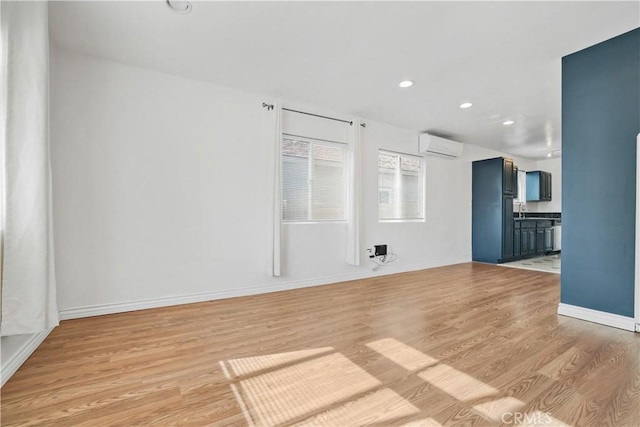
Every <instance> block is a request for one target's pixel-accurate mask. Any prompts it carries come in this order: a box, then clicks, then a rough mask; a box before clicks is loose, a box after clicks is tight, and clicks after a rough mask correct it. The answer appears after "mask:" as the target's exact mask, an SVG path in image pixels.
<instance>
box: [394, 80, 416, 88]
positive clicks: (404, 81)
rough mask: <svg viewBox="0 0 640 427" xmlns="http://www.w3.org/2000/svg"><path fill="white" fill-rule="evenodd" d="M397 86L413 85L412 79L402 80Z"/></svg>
mask: <svg viewBox="0 0 640 427" xmlns="http://www.w3.org/2000/svg"><path fill="white" fill-rule="evenodd" d="M398 86H400V87H411V86H413V80H403V81H401V82H400V83H399V84H398Z"/></svg>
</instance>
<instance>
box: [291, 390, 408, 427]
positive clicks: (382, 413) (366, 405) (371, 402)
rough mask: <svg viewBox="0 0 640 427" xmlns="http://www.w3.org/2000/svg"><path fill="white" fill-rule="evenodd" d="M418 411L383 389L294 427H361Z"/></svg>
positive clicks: (385, 421) (395, 394) (394, 394)
mask: <svg viewBox="0 0 640 427" xmlns="http://www.w3.org/2000/svg"><path fill="white" fill-rule="evenodd" d="M419 412H420V410H419V409H418V408H416V407H415V406H413V405H412V404H411V403H409V402H407V401H406V400H405V399H403V398H402V397H401V396H400V395H399V394H397V393H396V392H394V391H392V390H390V389H388V388H383V389H380V390H378V391H376V392H373V393H371V394H368V395H366V396H364V397H361V398H359V399H356V400H352V401H350V402H347V403H345V404H344V405H342V406H339V407H337V408H335V409H330V410H328V411H326V412H323V413H321V414H318V415H316V416H315V417H313V418H310V419H308V420H305V421H303V422H302V423H299V424H296V426H300V427H302V426H304V427H316V426H318V427H319V426H362V425H369V424H375V423H382V424H384V423H389V422H390V421H393V420H395V419H397V418H402V417H406V416H409V415H415V414H418V413H419Z"/></svg>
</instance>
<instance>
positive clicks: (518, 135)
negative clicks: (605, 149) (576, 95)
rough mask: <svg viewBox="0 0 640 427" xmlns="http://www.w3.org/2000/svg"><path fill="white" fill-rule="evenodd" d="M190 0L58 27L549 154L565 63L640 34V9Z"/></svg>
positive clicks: (66, 34) (221, 73) (191, 68)
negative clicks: (183, 5) (180, 8)
mask: <svg viewBox="0 0 640 427" xmlns="http://www.w3.org/2000/svg"><path fill="white" fill-rule="evenodd" d="M192 3H193V11H192V13H190V14H186V15H181V14H177V13H175V12H173V11H172V10H171V9H169V7H168V6H167V5H166V3H165V2H164V1H161V0H158V1H144V2H53V3H51V4H50V11H49V14H50V21H51V22H50V31H51V35H52V39H53V42H54V44H55V45H56V46H60V47H64V48H67V49H70V50H74V51H79V52H82V53H86V54H90V55H92V56H98V57H103V58H107V59H111V60H115V61H119V62H123V63H128V64H133V65H138V66H142V67H147V68H152V69H157V70H161V71H164V72H167V73H171V74H175V75H180V76H184V77H188V78H194V79H199V80H205V81H210V82H214V83H217V84H221V85H225V86H230V87H234V88H238V89H243V90H247V91H251V92H258V93H264V94H266V95H271V96H275V97H280V98H283V99H285V100H292V101H296V102H302V103H308V104H312V105H318V106H323V107H327V108H330V109H334V110H336V111H342V112H344V113H346V114H350V115H355V116H360V117H364V118H368V119H372V120H377V121H381V122H386V123H390V124H393V125H397V126H400V127H404V128H408V129H415V130H417V131H431V132H434V133H437V134H440V135H442V136H446V137H451V138H452V139H455V140H458V141H461V142H467V143H472V144H476V145H481V146H485V147H489V148H494V149H498V150H501V151H505V152H507V153H511V154H514V155H522V156H525V157H531V158H542V157H544V156H546V154H547V153H548V152H549V151H550V150H555V149H558V148H560V145H561V141H560V138H561V132H560V123H561V120H560V113H561V110H560V104H561V102H560V101H561V92H560V86H561V85H560V76H561V60H560V59H561V57H562V56H564V55H567V54H569V53H572V52H575V51H578V50H580V49H583V48H586V47H588V46H591V45H593V44H596V43H598V42H601V41H603V40H606V39H608V38H611V37H613V36H616V35H619V34H622V33H624V32H627V31H629V30H632V29H633V28H636V27H638V26H640V3H639V2H637V1H632V2H611V1H603V2H575V1H572V2H397V1H396V2H238V1H235V2H197V1H194V2H192ZM404 79H411V80H415V82H416V84H415V86H413V87H412V88H409V89H400V88H398V82H399V81H401V80H404ZM464 101H471V102H473V107H472V108H470V109H466V110H461V109H460V108H459V105H460V103H462V102H464ZM509 118H511V119H513V120H515V121H516V123H515V124H514V125H512V126H509V127H507V126H503V125H502V124H501V123H502V121H504V120H506V119H509Z"/></svg>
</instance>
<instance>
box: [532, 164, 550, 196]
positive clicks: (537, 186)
mask: <svg viewBox="0 0 640 427" xmlns="http://www.w3.org/2000/svg"><path fill="white" fill-rule="evenodd" d="M550 201H551V173H549V172H544V171H532V172H527V202H550Z"/></svg>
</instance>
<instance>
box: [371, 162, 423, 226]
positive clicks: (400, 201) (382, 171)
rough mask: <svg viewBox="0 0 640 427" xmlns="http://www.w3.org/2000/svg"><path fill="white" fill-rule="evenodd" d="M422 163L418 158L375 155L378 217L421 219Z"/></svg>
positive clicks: (387, 218) (382, 218)
mask: <svg viewBox="0 0 640 427" xmlns="http://www.w3.org/2000/svg"><path fill="white" fill-rule="evenodd" d="M423 200H424V162H423V158H422V157H420V156H412V155H409V154H400V153H393V152H391V151H383V150H380V151H379V152H378V218H379V219H380V220H412V219H424V202H423Z"/></svg>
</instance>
